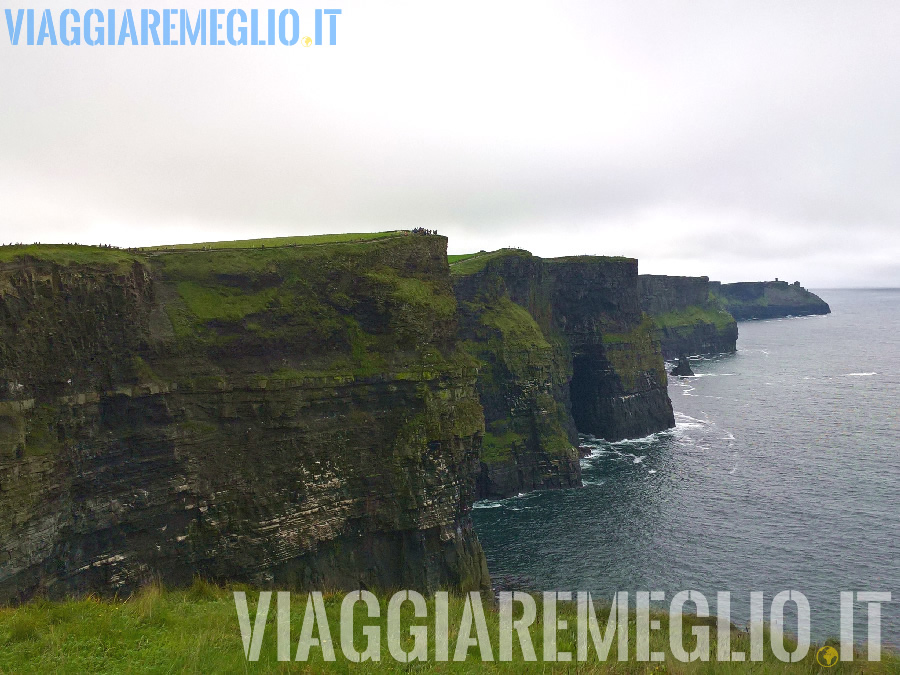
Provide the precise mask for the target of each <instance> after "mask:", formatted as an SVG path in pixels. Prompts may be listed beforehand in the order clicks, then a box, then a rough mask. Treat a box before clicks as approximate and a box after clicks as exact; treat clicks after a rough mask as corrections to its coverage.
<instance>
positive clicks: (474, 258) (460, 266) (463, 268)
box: [447, 248, 532, 276]
mask: <svg viewBox="0 0 900 675" xmlns="http://www.w3.org/2000/svg"><path fill="white" fill-rule="evenodd" d="M506 256H522V257H523V258H531V257H532V255H531V253H529V252H528V251H525V250H523V249H520V248H501V249H499V250H497V251H487V252H485V251H481V252H480V253H467V254H464V255H453V256H447V260H448V261H449V263H450V273H451V274H453V275H455V276H466V275H469V274H475V273H476V272H480V271H481V270H483V269H484V268H485V266H486V265H487V264H488V263H489V262H491V261H492V260H499V259H500V258H504V257H506Z"/></svg>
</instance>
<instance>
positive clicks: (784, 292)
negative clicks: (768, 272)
mask: <svg viewBox="0 0 900 675" xmlns="http://www.w3.org/2000/svg"><path fill="white" fill-rule="evenodd" d="M711 290H712V292H713V294H714V295H715V296H716V297H717V298H718V299H719V300H720V301H721V303H722V305H723V306H724V307H725V309H727V310H728V311H729V312H730V313H731V315H732V316H733V317H734V318H735V319H737V320H738V321H741V320H744V319H777V318H780V317H785V316H807V315H810V314H830V313H831V308H830V307H829V306H828V303H827V302H825V301H824V300H822V298H820V297H819V296H818V295H816V294H815V293H811V292H809V291H808V290H806V289H805V288H803V287H802V286H801V285H800V282H799V281H795V282H794V283H792V284H789V283H787V282H786V281H746V282H739V283H735V284H722V283H719V282H713V284H712V286H711Z"/></svg>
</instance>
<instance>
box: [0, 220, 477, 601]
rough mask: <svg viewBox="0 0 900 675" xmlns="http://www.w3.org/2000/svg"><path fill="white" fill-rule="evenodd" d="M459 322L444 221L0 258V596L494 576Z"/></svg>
mask: <svg viewBox="0 0 900 675" xmlns="http://www.w3.org/2000/svg"><path fill="white" fill-rule="evenodd" d="M95 257H96V260H94V258H95ZM456 320H457V319H456V302H455V299H454V296H453V293H452V287H451V283H450V278H449V272H448V267H447V263H446V240H445V239H444V238H443V237H418V236H399V237H394V238H387V239H381V240H378V241H373V242H366V243H346V244H332V245H320V246H301V247H285V248H269V249H254V250H239V251H228V250H225V251H209V252H207V251H185V252H169V253H156V254H141V255H133V256H132V255H127V254H125V253H123V252H113V251H109V252H106V251H104V252H102V254H101V253H100V252H97V250H96V249H87V250H86V251H85V250H84V249H75V248H74V247H49V248H46V247H45V248H44V249H43V253H42V254H40V255H37V256H35V257H29V256H27V255H26V256H24V257H23V256H18V257H16V258H15V259H14V260H7V262H4V263H3V264H2V268H0V379H2V382H0V385H2V386H0V397H2V399H0V599H2V600H15V599H22V598H27V597H30V596H32V595H34V594H35V593H46V594H47V595H49V596H51V597H53V596H59V595H62V594H67V593H80V592H87V591H99V592H103V593H113V592H128V591H130V590H133V589H134V588H136V587H137V586H139V585H140V584H142V583H144V582H146V581H148V580H151V579H161V580H162V581H163V582H165V583H167V584H174V585H181V584H186V583H189V582H190V581H191V579H192V577H193V576H194V575H202V576H204V577H207V578H210V579H214V580H239V581H247V582H250V583H254V584H259V585H263V586H266V585H277V586H282V587H285V586H288V587H300V588H313V587H315V588H322V587H331V588H359V587H391V586H393V587H405V588H419V589H422V590H426V591H427V590H433V589H435V588H438V587H447V588H457V589H460V590H464V589H478V588H486V587H487V586H488V582H489V579H488V573H487V568H486V564H485V560H484V556H483V553H482V550H481V547H480V544H479V543H478V539H477V537H476V535H475V533H474V531H473V529H472V526H471V522H470V520H469V517H468V509H469V508H470V506H471V503H472V500H473V496H474V477H475V473H476V471H477V468H478V452H479V448H480V443H481V434H482V432H483V430H484V420H483V415H482V408H481V405H480V403H479V400H478V397H477V393H476V390H475V384H476V366H477V363H476V361H475V360H474V359H473V358H472V357H471V356H470V355H468V354H467V353H466V352H465V351H464V350H461V349H460V345H459V339H458V337H457V325H456Z"/></svg>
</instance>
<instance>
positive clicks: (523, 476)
mask: <svg viewBox="0 0 900 675" xmlns="http://www.w3.org/2000/svg"><path fill="white" fill-rule="evenodd" d="M452 270H453V279H454V287H455V290H456V294H457V297H458V299H459V307H460V313H461V321H460V325H461V330H462V333H463V337H464V338H465V339H466V341H467V345H468V348H469V351H470V353H472V354H473V355H474V356H476V358H478V359H479V360H480V361H481V363H482V364H483V365H482V368H481V370H480V371H479V378H478V389H479V393H480V396H481V400H482V402H483V404H484V409H485V420H486V426H487V433H486V435H485V444H484V446H483V449H482V457H481V463H482V472H481V478H480V479H479V496H483V497H495V496H506V495H509V494H515V493H517V492H521V491H526V490H529V489H539V488H553V487H565V486H568V485H577V484H580V472H579V465H578V457H577V453H576V451H575V450H574V448H573V445H574V444H575V442H576V440H577V432H582V433H586V434H592V435H595V436H598V437H602V438H607V439H610V440H618V439H621V438H626V437H639V436H644V435H647V434H649V433H653V432H655V431H659V430H662V429H666V428H668V427H670V426H672V425H673V424H674V419H673V413H672V406H671V402H670V401H669V398H668V394H667V392H666V374H665V370H664V368H663V362H662V358H661V355H660V351H659V344H658V343H657V342H656V341H655V340H654V339H653V335H652V333H651V327H650V325H649V324H648V323H647V322H646V321H644V319H643V316H642V314H641V310H640V306H639V299H638V288H637V262H636V261H634V260H630V259H613V258H601V257H579V258H559V259H550V260H542V259H540V258H536V257H534V256H532V255H531V254H529V253H527V252H524V251H516V250H507V251H498V252H494V253H491V254H481V255H478V256H474V257H472V258H469V259H466V260H462V261H460V262H457V263H455V264H454V265H453V266H452ZM576 430H577V431H576Z"/></svg>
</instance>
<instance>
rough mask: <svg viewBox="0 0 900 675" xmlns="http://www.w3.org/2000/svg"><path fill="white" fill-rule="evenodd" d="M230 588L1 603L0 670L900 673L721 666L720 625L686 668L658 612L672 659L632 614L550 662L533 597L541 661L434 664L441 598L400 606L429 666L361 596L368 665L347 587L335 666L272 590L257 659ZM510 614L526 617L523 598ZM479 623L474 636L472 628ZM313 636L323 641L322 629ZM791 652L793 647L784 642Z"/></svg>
mask: <svg viewBox="0 0 900 675" xmlns="http://www.w3.org/2000/svg"><path fill="white" fill-rule="evenodd" d="M238 589H239V587H233V588H231V589H223V588H219V587H216V586H212V585H210V584H206V583H204V582H197V583H195V584H194V585H193V587H191V588H190V589H187V590H182V591H163V590H161V589H160V588H158V587H149V588H147V589H145V590H144V591H142V592H141V593H139V594H137V595H136V596H134V597H132V598H129V599H128V600H126V601H120V600H117V601H102V600H98V599H96V598H88V599H83V600H70V601H65V602H49V601H42V600H39V601H34V602H31V603H28V604H26V605H24V606H21V607H18V608H7V609H0V672H4V673H32V672H33V673H56V672H59V673H87V672H91V673H181V672H187V673H218V672H229V673H241V672H323V671H328V672H349V671H357V672H410V671H412V672H436V673H473V672H503V673H522V672H525V673H543V672H557V671H559V672H579V673H607V672H609V673H612V672H617V673H623V672H628V673H631V672H637V673H662V672H667V673H694V672H703V673H719V672H736V673H742V672H754V673H781V672H799V673H819V672H828V673H857V672H859V673H863V672H864V673H897V672H900V660H898V659H897V658H896V657H895V656H890V655H884V656H883V658H884V660H883V661H882V662H880V663H868V662H866V661H861V660H859V659H861V658H864V656H862V655H861V654H860V655H858V656H857V660H856V661H854V662H853V663H848V664H842V663H839V664H837V665H836V666H835V667H832V668H827V669H825V668H822V667H820V666H819V665H818V664H816V661H815V652H816V647H815V646H813V647H811V648H810V651H809V654H808V655H807V657H806V659H805V660H804V661H802V662H801V663H797V664H786V663H782V662H781V661H778V660H777V659H776V658H775V657H774V656H773V655H772V653H771V651H770V650H769V647H768V645H769V638H768V633H767V635H766V642H765V644H766V651H765V660H764V661H763V662H759V663H716V662H715V653H716V630H715V627H714V626H713V627H712V628H711V629H710V654H711V659H712V661H711V662H709V663H700V662H694V663H681V662H679V661H676V660H674V658H673V657H672V656H671V653H670V648H669V635H668V615H667V614H662V613H654V614H653V618H654V619H658V620H659V621H660V630H656V631H651V633H650V648H651V650H653V651H662V652H664V653H665V654H666V661H665V662H662V663H645V662H638V661H637V660H636V657H635V644H636V641H635V640H636V638H635V619H634V615H633V614H632V616H631V617H630V620H629V659H630V660H629V661H628V662H625V663H620V662H618V661H617V660H615V659H616V655H615V649H616V645H615V642H613V645H612V650H611V652H610V656H609V660H608V661H607V662H605V663H600V662H598V661H597V658H596V652H595V651H594V650H593V645H592V644H591V643H590V641H589V644H590V645H591V646H590V648H589V649H590V651H589V655H590V659H591V660H590V661H589V662H587V663H577V664H576V663H568V664H566V663H558V664H556V663H543V662H542V661H541V658H542V647H543V626H542V624H541V606H540V602H538V612H537V619H536V621H535V623H534V624H533V625H532V627H531V635H532V642H533V644H534V649H535V651H536V654H537V658H538V661H537V662H533V663H525V662H523V661H522V651H521V650H520V647H519V642H518V639H517V636H516V635H515V634H513V641H512V643H513V651H512V655H513V661H512V662H511V663H498V662H496V661H495V662H493V663H483V662H482V661H481V659H480V655H479V648H478V647H471V648H470V649H469V652H468V659H467V660H466V661H464V662H453V661H450V662H446V663H438V662H435V661H434V654H435V640H434V632H433V631H434V616H435V607H434V600H431V599H430V600H428V616H427V618H425V619H416V618H414V616H413V611H412V607H411V605H410V603H408V602H407V603H404V605H403V613H402V615H401V626H402V627H403V628H402V630H401V634H402V635H405V638H404V639H403V640H402V642H401V647H402V648H403V649H404V650H406V651H409V650H410V649H412V646H413V640H412V638H411V637H410V635H409V630H408V628H409V626H411V625H416V624H421V625H425V626H427V627H428V653H429V662H427V663H421V662H413V663H410V664H408V665H407V664H403V663H399V662H397V661H395V660H394V659H393V658H392V657H391V655H390V652H389V650H388V646H387V638H386V631H385V628H384V627H385V625H386V619H385V615H386V607H387V598H386V597H382V598H381V602H380V607H381V618H377V619H370V618H368V617H367V615H366V608H365V605H364V604H363V603H361V602H360V603H357V604H356V607H355V610H356V612H355V615H354V616H355V635H356V637H355V641H354V642H355V648H356V649H357V650H359V651H363V649H364V648H365V646H366V639H365V638H364V637H363V632H362V630H363V627H364V626H376V625H377V626H379V627H380V635H381V650H380V653H381V661H380V662H378V663H373V662H371V661H369V662H366V663H362V664H352V663H349V662H347V661H346V660H345V659H344V657H343V654H342V651H341V646H340V632H339V626H340V621H339V616H340V609H341V601H342V599H343V594H338V593H326V594H325V597H324V604H325V611H326V615H327V617H328V622H329V625H330V630H331V638H332V644H333V645H334V651H335V653H336V656H337V661H335V662H333V663H325V662H324V661H323V659H322V650H321V649H319V648H317V647H313V648H312V649H311V651H310V654H309V659H308V661H306V662H299V663H297V662H295V663H284V662H279V661H278V660H277V647H276V630H277V629H276V615H277V611H276V599H275V597H274V596H273V598H272V602H271V606H270V608H269V612H268V622H267V625H266V631H265V634H264V638H263V642H262V647H261V650H260V656H259V661H258V662H254V663H250V662H248V661H247V660H246V658H245V656H244V651H243V643H242V639H241V632H240V628H239V623H238V618H237V611H236V609H235V602H234V596H233V592H232V591H233V590H238ZM242 590H245V591H246V592H247V603H248V605H249V618H250V622H251V625H253V623H254V621H255V618H256V603H257V598H258V597H259V596H258V593H256V592H254V591H252V590H251V589H249V588H243V589H242ZM291 601H292V602H291V648H290V650H291V658H294V656H295V651H296V648H297V641H298V637H299V635H300V632H301V626H302V623H303V618H304V613H305V609H306V602H307V596H306V595H305V594H302V593H294V594H292V596H291ZM463 605H464V600H463V599H462V598H456V597H451V599H450V612H449V617H450V618H449V655H450V658H451V659H452V658H453V655H454V652H455V649H456V643H457V632H458V629H459V626H460V620H461V617H462V613H463ZM514 607H515V609H514V615H513V618H514V619H517V618H519V616H520V615H521V609H520V607H519V605H518V603H516V605H515V606H514ZM484 608H485V617H486V624H487V627H488V632H489V634H490V638H491V640H490V641H491V646H492V650H493V656H494V658H495V659H497V658H498V656H499V653H498V642H499V641H498V637H497V636H498V631H499V614H498V612H497V611H496V609H495V608H493V607H492V606H491V605H490V604H489V603H488V601H487V600H485V602H484ZM597 616H598V622H599V623H600V628H601V630H602V629H604V628H605V624H606V616H607V615H606V610H605V609H601V610H598V612H597ZM558 618H559V619H563V620H566V621H568V629H565V630H560V631H559V634H558V638H557V649H558V650H559V651H570V652H572V653H573V655H574V653H575V652H576V639H575V626H576V612H575V608H574V605H569V604H561V605H560V606H559V610H558ZM709 623H710V620H708V619H707V620H703V619H698V618H697V617H692V616H686V617H685V620H684V636H685V637H684V642H685V648H686V649H688V650H690V649H691V648H692V646H693V645H692V643H693V637H692V636H691V632H690V626H691V625H698V624H709ZM475 632H476V631H475V628H474V627H473V629H472V634H473V635H474V634H475ZM313 635H315V636H318V633H317V632H315V633H313ZM786 647H787V648H788V649H789V650H790V649H792V646H791V645H790V644H788V641H786ZM731 649H732V650H733V651H744V652H746V653H747V654H749V651H750V645H749V637H748V636H747V635H746V634H745V633H742V632H740V631H737V630H733V631H732V637H731Z"/></svg>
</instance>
